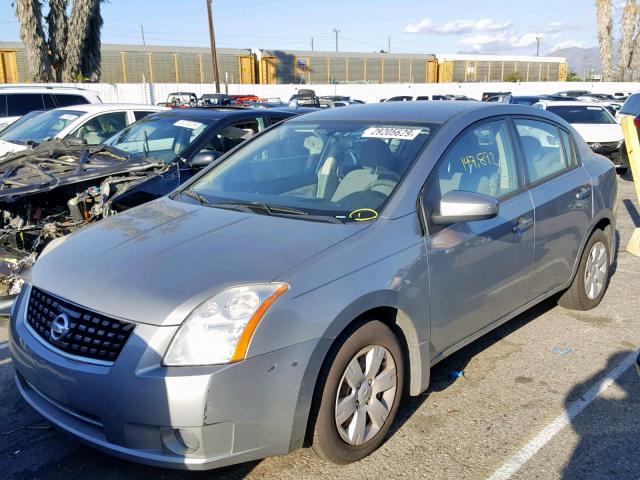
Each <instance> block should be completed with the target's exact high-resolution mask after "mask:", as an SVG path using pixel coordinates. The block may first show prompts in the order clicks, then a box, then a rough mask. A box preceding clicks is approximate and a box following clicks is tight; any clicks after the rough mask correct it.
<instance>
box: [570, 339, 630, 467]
mask: <svg viewBox="0 0 640 480" xmlns="http://www.w3.org/2000/svg"><path fill="white" fill-rule="evenodd" d="M631 354H632V352H631V351H621V352H618V353H615V354H614V355H611V356H610V357H609V360H608V361H607V365H606V366H605V367H604V368H603V369H602V370H600V371H598V372H597V373H596V374H595V375H593V376H591V377H590V378H589V379H588V380H586V381H585V382H583V383H580V384H578V385H576V386H575V387H574V388H573V389H571V391H570V392H569V393H568V394H567V397H566V399H565V409H569V408H570V406H571V405H572V404H573V403H574V402H575V401H576V400H577V399H580V398H582V396H583V395H585V393H586V392H587V391H588V390H589V389H590V388H593V387H594V385H596V384H597V383H598V382H600V381H601V380H602V379H603V378H604V377H605V376H606V375H607V374H608V373H609V372H610V371H611V370H612V369H614V368H616V367H617V366H618V365H619V364H620V363H621V362H623V361H624V360H625V359H626V358H627V357H628V356H629V355H631ZM633 354H635V353H633ZM633 412H636V417H637V416H638V412H640V377H639V376H638V372H636V369H635V368H634V367H630V368H628V369H627V370H626V371H625V372H624V373H623V374H622V375H621V376H620V377H619V378H618V379H617V380H616V381H615V382H614V383H613V384H612V385H611V386H610V387H609V388H608V389H607V390H606V391H605V392H603V394H602V395H600V396H598V397H597V398H596V399H595V400H594V401H593V402H592V403H591V404H590V405H589V406H587V407H586V409H585V410H584V411H582V412H581V413H579V414H578V415H577V416H576V417H575V418H574V419H573V420H572V421H571V426H572V427H573V430H574V431H575V432H576V434H577V435H578V436H579V439H578V445H577V446H576V448H575V449H574V451H573V453H572V454H571V459H570V460H569V462H568V463H567V464H566V466H565V467H564V469H563V471H562V477H561V478H562V479H564V480H573V479H576V478H580V479H583V480H591V479H593V480H595V479H601V478H615V479H617V480H637V478H638V470H637V468H638V466H637V459H638V455H639V454H640V421H636V422H629V418H633Z"/></svg>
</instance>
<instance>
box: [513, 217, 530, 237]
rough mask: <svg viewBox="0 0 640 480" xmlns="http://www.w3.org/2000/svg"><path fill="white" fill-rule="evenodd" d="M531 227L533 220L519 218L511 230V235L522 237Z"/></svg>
mask: <svg viewBox="0 0 640 480" xmlns="http://www.w3.org/2000/svg"><path fill="white" fill-rule="evenodd" d="M532 225H533V218H530V217H520V218H519V219H518V220H517V221H516V224H515V225H514V226H513V228H512V229H511V230H512V231H513V233H516V234H518V235H523V234H524V232H526V231H527V230H528V229H529V228H530V227H531V226H532Z"/></svg>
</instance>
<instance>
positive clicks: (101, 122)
mask: <svg viewBox="0 0 640 480" xmlns="http://www.w3.org/2000/svg"><path fill="white" fill-rule="evenodd" d="M126 126H127V113H126V112H112V113H105V114H104V115H99V116H97V117H95V118H92V119H91V120H89V121H88V122H87V123H85V124H84V125H82V126H81V127H80V128H78V130H76V131H75V132H74V133H73V134H72V135H73V136H74V137H76V138H84V139H85V140H86V141H87V143H88V144H89V145H98V144H100V143H102V142H104V141H105V140H106V139H107V138H109V137H111V136H113V134H114V133H116V132H119V131H120V130H122V129H123V128H124V127H126Z"/></svg>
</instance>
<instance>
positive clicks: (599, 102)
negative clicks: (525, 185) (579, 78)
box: [385, 90, 640, 173]
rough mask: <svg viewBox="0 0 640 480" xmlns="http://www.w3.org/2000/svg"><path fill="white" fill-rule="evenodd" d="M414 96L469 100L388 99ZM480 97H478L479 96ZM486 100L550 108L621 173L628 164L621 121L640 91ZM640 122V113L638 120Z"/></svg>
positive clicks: (638, 111)
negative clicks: (634, 92)
mask: <svg viewBox="0 0 640 480" xmlns="http://www.w3.org/2000/svg"><path fill="white" fill-rule="evenodd" d="M412 100H467V101H474V100H475V99H472V98H469V97H466V96H457V97H456V96H453V95H424V96H407V95H403V96H396V97H391V98H389V99H386V100H385V101H387V102H397V101H412ZM476 101H477V100H476ZM482 101H483V102H492V103H506V104H511V105H529V106H533V107H535V108H540V109H543V110H548V111H550V112H552V113H554V114H556V115H558V116H559V117H561V118H563V119H565V120H566V121H567V122H569V123H570V124H571V125H572V126H573V127H574V128H575V129H576V130H577V131H578V132H580V135H582V137H583V138H584V140H585V141H586V142H587V144H589V146H590V147H591V148H592V150H593V151H594V152H596V153H599V154H601V155H604V156H606V157H607V158H609V159H610V160H611V161H612V162H614V164H615V165H616V166H617V168H618V171H619V172H620V173H625V172H626V171H627V170H628V168H629V160H628V156H627V150H626V146H625V144H624V135H623V132H622V128H621V126H620V121H621V119H622V118H623V117H624V116H627V115H632V116H633V117H634V118H636V117H638V116H639V115H640V93H636V94H627V93H625V92H618V93H616V94H603V93H592V92H589V91H587V90H566V91H562V92H557V93H555V94H551V95H547V94H545V95H513V94H511V92H485V93H483V95H482ZM638 125H640V117H639V120H638Z"/></svg>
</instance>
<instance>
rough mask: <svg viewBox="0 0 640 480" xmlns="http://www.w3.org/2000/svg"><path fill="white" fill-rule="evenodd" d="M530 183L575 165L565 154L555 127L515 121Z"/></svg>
mask: <svg viewBox="0 0 640 480" xmlns="http://www.w3.org/2000/svg"><path fill="white" fill-rule="evenodd" d="M515 124H516V129H517V130H518V136H519V137H520V144H521V145H522V151H523V153H524V160H525V165H526V168H527V171H528V172H529V181H530V182H531V183H534V182H537V181H539V180H542V179H544V178H547V177H550V176H552V175H555V174H557V173H558V172H561V171H563V170H566V169H568V168H569V167H571V166H572V165H573V164H574V159H571V158H570V157H568V156H567V154H566V153H565V149H564V148H563V143H564V142H563V141H562V140H561V138H560V131H559V130H558V128H557V127H556V126H554V125H551V124H550V123H546V122H539V121H537V120H521V119H517V120H515Z"/></svg>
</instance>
